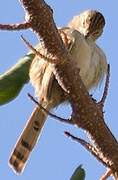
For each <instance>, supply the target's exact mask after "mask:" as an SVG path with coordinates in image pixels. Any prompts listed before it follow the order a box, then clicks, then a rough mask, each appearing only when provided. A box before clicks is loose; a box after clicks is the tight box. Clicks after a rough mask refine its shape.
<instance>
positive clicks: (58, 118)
mask: <svg viewBox="0 0 118 180" xmlns="http://www.w3.org/2000/svg"><path fill="white" fill-rule="evenodd" d="M28 96H29V97H30V99H31V100H32V101H33V102H34V103H35V104H37V105H38V106H39V108H41V109H42V110H43V111H44V112H45V113H46V114H48V115H49V116H51V117H53V118H55V119H56V120H58V121H60V122H63V123H66V124H71V125H73V124H74V123H73V121H72V120H70V119H64V118H61V117H59V116H57V115H55V114H53V113H50V112H49V111H48V110H47V109H45V108H44V107H43V106H42V105H41V104H40V103H39V102H38V101H36V100H35V99H34V97H33V96H32V95H31V94H29V93H28Z"/></svg>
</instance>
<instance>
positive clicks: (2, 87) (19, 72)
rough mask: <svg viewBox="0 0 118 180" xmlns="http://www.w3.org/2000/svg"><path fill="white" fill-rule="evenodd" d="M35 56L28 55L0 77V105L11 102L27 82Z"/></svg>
mask: <svg viewBox="0 0 118 180" xmlns="http://www.w3.org/2000/svg"><path fill="white" fill-rule="evenodd" d="M34 57H35V55H34V54H33V53H31V52H30V53H29V54H27V55H26V56H24V57H23V58H21V59H20V60H19V61H18V63H16V64H15V65H14V66H13V67H12V68H11V69H9V70H8V71H6V72H5V73H4V74H2V75H0V105H3V104H6V103H8V102H10V101H11V100H13V99H14V98H15V97H16V96H17V95H18V94H19V92H20V91H21V89H22V87H23V86H24V84H25V83H28V81H29V67H30V64H31V62H32V60H33V58H34Z"/></svg>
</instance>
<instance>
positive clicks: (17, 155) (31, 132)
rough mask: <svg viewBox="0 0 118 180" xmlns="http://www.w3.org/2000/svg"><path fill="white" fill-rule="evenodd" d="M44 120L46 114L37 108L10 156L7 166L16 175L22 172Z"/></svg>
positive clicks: (48, 107)
mask: <svg viewBox="0 0 118 180" xmlns="http://www.w3.org/2000/svg"><path fill="white" fill-rule="evenodd" d="M42 106H43V107H45V108H46V109H47V110H50V108H51V107H50V105H49V104H44V103H42ZM46 118H47V114H46V113H45V112H44V111H43V110H41V109H40V108H39V107H36V108H35V109H34V111H33V113H32V114H31V117H30V118H29V120H28V123H27V124H26V127H25V128H24V130H23V132H22V133H21V136H20V138H19V140H18V142H17V143H16V145H15V147H14V149H13V152H12V154H11V156H10V160H9V164H10V166H11V167H12V168H13V170H14V171H15V172H16V173H21V172H22V171H23V169H24V167H25V164H26V162H27V160H28V158H29V155H30V153H31V151H32V149H33V148H34V146H35V144H36V142H37V139H38V137H39V134H40V133H41V130H42V128H43V125H44V123H45V120H46Z"/></svg>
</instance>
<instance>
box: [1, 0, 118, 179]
mask: <svg viewBox="0 0 118 180" xmlns="http://www.w3.org/2000/svg"><path fill="white" fill-rule="evenodd" d="M46 2H47V3H48V4H49V5H51V7H52V8H53V10H54V19H55V22H56V24H57V26H59V27H60V26H65V25H66V24H67V23H68V21H69V20H70V19H71V18H72V17H73V16H74V15H77V14H79V13H80V12H82V11H84V10H87V9H96V10H99V11H100V12H102V13H103V15H104V16H105V19H106V26H105V29H104V33H103V35H102V37H101V38H100V39H99V40H98V42H97V43H98V44H99V45H100V47H101V48H102V49H103V50H104V52H105V54H106V56H107V60H108V63H110V66H111V75H110V87H109V94H108V97H107V100H106V103H105V107H104V110H105V121H106V123H107V125H108V126H109V127H110V129H111V131H112V133H113V134H114V135H115V137H116V138H117V137H118V126H117V123H118V122H117V99H118V97H117V91H118V79H117V72H118V70H117V67H118V61H117V52H118V45H117V37H116V35H117V32H118V22H117V17H118V8H117V1H114V2H113V1H98V0H88V1H85V0H83V1H78V0H74V1H73V0H64V1H63V0H60V1H55V0H48V1H46ZM23 20H24V10H23V8H22V7H21V5H20V3H19V1H18V0H12V1H7V0H4V1H1V2H0V23H16V22H22V21H23ZM21 34H23V35H24V36H25V37H26V38H27V39H28V40H30V42H32V44H33V45H35V44H36V43H37V42H38V40H37V38H36V36H35V35H34V34H33V33H32V32H31V31H30V30H27V31H21V32H7V31H4V32H3V31H0V56H1V58H0V73H3V72H5V71H6V70H7V69H8V68H10V67H11V66H12V65H13V64H15V63H16V62H17V61H18V59H19V58H21V57H22V56H24V55H25V54H26V53H27V52H28V49H27V48H26V46H25V45H24V43H23V42H22V41H21V38H20V35H21ZM28 92H30V93H31V94H33V93H34V90H33V88H32V87H31V85H30V84H27V85H25V87H24V88H23V90H22V91H21V93H20V95H19V96H18V97H17V98H16V99H15V100H14V101H12V102H10V103H9V104H6V105H4V106H0V179H5V180H27V179H28V180H32V179H41V180H55V179H56V180H69V178H70V177H71V175H72V173H73V171H74V170H75V168H76V167H77V166H78V165H79V164H82V165H83V167H84V168H85V170H86V180H90V179H91V180H97V179H99V178H100V176H101V175H102V174H103V173H104V172H105V167H104V166H103V165H102V164H101V163H100V162H98V161H97V160H96V159H95V158H94V157H93V156H91V155H90V154H89V152H87V151H86V150H85V149H84V148H83V147H82V146H81V145H80V144H78V143H76V142H74V141H72V140H71V139H69V138H67V137H66V136H65V135H64V131H67V130H68V131H69V132H71V133H72V134H74V135H76V136H78V137H82V138H86V135H85V132H83V130H81V129H78V128H76V127H72V126H69V125H66V124H62V123H60V122H57V121H56V120H54V119H52V118H48V120H47V122H46V124H45V127H44V129H43V132H42V135H41V137H40V141H39V142H38V143H37V145H36V147H35V149H34V151H33V152H32V154H31V156H30V159H29V161H28V163H27V165H26V168H25V170H24V172H23V174H21V175H16V174H15V173H14V172H13V171H12V169H11V168H10V167H9V166H8V159H9V156H10V154H11V151H12V149H13V147H14V145H15V143H16V141H17V139H18V137H19V135H20V133H21V132H22V130H23V128H24V125H25V123H26V122H27V119H28V117H29V116H30V114H31V112H32V110H33V108H34V104H33V103H32V102H31V101H30V100H29V99H28V97H27V93H28ZM93 93H94V97H95V98H97V99H99V98H100V97H101V96H102V92H101V89H100V88H98V90H95V91H94V92H93ZM53 112H55V113H56V114H57V115H59V116H61V117H65V118H66V117H68V116H69V115H70V113H71V109H70V106H69V105H61V106H59V107H58V108H57V109H56V110H55V111H53ZM109 179H111V178H109Z"/></svg>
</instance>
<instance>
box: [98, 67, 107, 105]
mask: <svg viewBox="0 0 118 180" xmlns="http://www.w3.org/2000/svg"><path fill="white" fill-rule="evenodd" d="M109 78H110V65H109V64H108V67H107V76H106V81H105V87H104V92H103V96H102V98H101V100H100V101H99V102H98V105H99V106H100V107H102V108H103V106H104V103H105V100H106V97H107V94H108V89H109Z"/></svg>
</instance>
